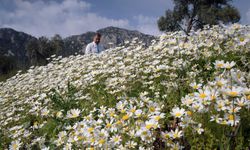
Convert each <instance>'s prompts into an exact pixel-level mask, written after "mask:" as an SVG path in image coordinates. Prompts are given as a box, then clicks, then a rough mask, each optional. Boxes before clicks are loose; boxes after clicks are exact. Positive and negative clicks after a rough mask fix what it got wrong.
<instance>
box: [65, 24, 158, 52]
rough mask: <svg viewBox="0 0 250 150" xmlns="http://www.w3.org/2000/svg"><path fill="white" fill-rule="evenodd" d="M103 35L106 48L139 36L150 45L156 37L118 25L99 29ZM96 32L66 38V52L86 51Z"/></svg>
mask: <svg viewBox="0 0 250 150" xmlns="http://www.w3.org/2000/svg"><path fill="white" fill-rule="evenodd" d="M97 32H99V33H100V34H101V35H102V40H101V44H102V45H103V46H104V48H105V49H107V48H110V47H115V46H118V45H120V44H121V45H122V44H124V43H125V41H132V39H133V38H135V37H137V38H138V39H139V40H140V41H143V43H145V44H146V46H148V45H150V43H151V41H152V40H153V39H155V37H154V36H152V35H147V34H143V33H141V32H138V31H132V30H126V29H122V28H117V27H107V28H103V29H100V30H97ZM94 35H95V32H87V33H84V34H81V35H74V36H70V37H67V38H65V39H64V43H65V50H64V52H65V53H67V54H66V55H69V54H74V53H75V52H80V53H84V50H85V47H86V46H87V44H88V43H90V42H92V38H93V36H94Z"/></svg>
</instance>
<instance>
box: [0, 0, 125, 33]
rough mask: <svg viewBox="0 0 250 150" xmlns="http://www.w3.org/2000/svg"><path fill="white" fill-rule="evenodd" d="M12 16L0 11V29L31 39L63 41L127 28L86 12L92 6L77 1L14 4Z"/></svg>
mask: <svg viewBox="0 0 250 150" xmlns="http://www.w3.org/2000/svg"><path fill="white" fill-rule="evenodd" d="M13 2H14V5H15V7H16V8H15V9H14V11H13V12H10V11H7V10H0V17H1V20H0V27H11V28H14V29H16V30H20V31H23V32H26V33H29V34H32V35H34V36H42V35H45V36H53V35H54V34H56V33H57V34H60V35H62V36H63V37H65V36H69V35H73V34H81V33H84V32H87V31H95V30H97V29H100V28H103V27H107V26H117V27H128V26H129V21H128V20H126V19H110V18H106V17H102V16H99V15H98V14H95V13H91V12H89V8H90V7H91V4H89V3H87V2H84V1H80V0H63V1H61V2H60V3H59V2H55V1H48V2H45V1H43V0H36V1H25V0H13Z"/></svg>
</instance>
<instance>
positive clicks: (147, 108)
mask: <svg viewBox="0 0 250 150" xmlns="http://www.w3.org/2000/svg"><path fill="white" fill-rule="evenodd" d="M184 35H185V34H184V33H182V32H174V33H169V34H165V35H162V36H161V37H159V38H158V39H156V40H155V41H153V42H152V45H150V46H149V47H144V46H143V43H141V42H140V41H138V40H136V39H135V40H134V41H132V42H130V43H127V44H125V45H124V46H119V47H115V48H111V49H109V50H108V51H105V52H103V53H101V54H98V55H97V54H90V55H75V56H69V57H66V58H51V59H52V61H51V62H50V63H49V64H48V65H46V66H40V67H38V66H37V67H34V68H30V69H29V70H28V72H27V73H24V74H17V75H16V76H13V77H12V78H10V79H8V80H7V81H6V82H0V129H1V130H0V135H1V136H0V143H1V144H0V148H3V149H4V148H8V147H10V148H13V147H14V148H15V147H18V148H24V149H29V148H33V149H43V148H45V149H48V148H50V149H55V148H58V149H63V148H65V149H67V148H74V149H99V148H104V149H105V148H110V149H112V148H113V149H118V148H119V149H145V148H148V149H173V148H175V149H181V148H183V147H185V148H187V149H189V148H198V149H203V148H207V149H218V148H221V147H230V146H232V147H236V146H237V147H238V148H239V149H248V148H249V147H250V145H249V140H250V133H249V131H250V130H249V129H250V124H249V122H250V119H249V118H250V115H249V114H250V113H249V105H250V85H249V84H250V61H249V60H250V50H249V48H250V40H249V39H250V27H249V26H242V25H238V24H235V25H232V26H229V27H224V28H222V27H219V26H213V27H211V28H208V27H205V28H204V30H201V31H197V32H192V34H191V35H192V36H190V37H189V38H188V42H184V41H185V36H184ZM238 128H240V129H239V130H238ZM235 129H237V130H235ZM238 131H240V132H238ZM228 134H235V135H237V136H235V137H234V138H233V139H232V137H231V136H228ZM218 139H221V140H218ZM231 140H234V141H240V143H236V144H232V143H234V142H231ZM193 146H195V147H193Z"/></svg>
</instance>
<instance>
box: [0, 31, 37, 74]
mask: <svg viewBox="0 0 250 150" xmlns="http://www.w3.org/2000/svg"><path fill="white" fill-rule="evenodd" d="M31 39H35V37H32V36H31V35H28V34H26V33H24V32H18V31H15V30H13V29H10V28H1V29H0V74H4V73H7V72H8V68H6V67H10V68H26V67H27V65H28V63H29V60H28V57H27V55H26V50H25V45H26V44H27V43H28V41H30V40H31Z"/></svg>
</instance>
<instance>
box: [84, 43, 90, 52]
mask: <svg viewBox="0 0 250 150" xmlns="http://www.w3.org/2000/svg"><path fill="white" fill-rule="evenodd" d="M90 53H91V46H90V44H88V45H87V46H86V49H85V54H90Z"/></svg>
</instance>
